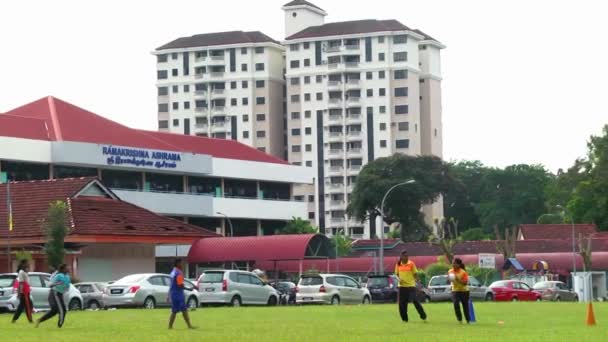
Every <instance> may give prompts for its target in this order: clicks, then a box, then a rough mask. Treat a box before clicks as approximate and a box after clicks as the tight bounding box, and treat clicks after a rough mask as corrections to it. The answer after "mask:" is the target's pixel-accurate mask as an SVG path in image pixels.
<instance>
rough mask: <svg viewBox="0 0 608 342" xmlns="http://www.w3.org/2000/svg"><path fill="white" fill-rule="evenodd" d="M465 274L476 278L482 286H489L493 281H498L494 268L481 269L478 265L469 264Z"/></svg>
mask: <svg viewBox="0 0 608 342" xmlns="http://www.w3.org/2000/svg"><path fill="white" fill-rule="evenodd" d="M466 268H467V273H468V274H469V275H470V276H473V277H475V278H477V280H479V281H480V282H481V283H482V284H483V285H486V286H487V285H490V283H492V282H493V281H495V280H498V278H499V274H498V271H496V269H494V268H481V267H479V265H476V264H470V265H467V266H466Z"/></svg>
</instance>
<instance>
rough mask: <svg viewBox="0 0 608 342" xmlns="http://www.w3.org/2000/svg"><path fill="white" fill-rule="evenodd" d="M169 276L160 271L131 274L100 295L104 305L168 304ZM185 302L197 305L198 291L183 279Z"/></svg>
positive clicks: (142, 305)
mask: <svg viewBox="0 0 608 342" xmlns="http://www.w3.org/2000/svg"><path fill="white" fill-rule="evenodd" d="M170 285H171V277H169V275H167V274H160V273H142V274H131V275H128V276H126V277H123V278H121V279H119V280H117V281H115V282H114V283H112V284H111V285H108V286H106V288H105V290H104V294H103V297H102V301H103V304H104V305H105V307H144V308H146V309H154V308H156V307H157V306H169V305H171V304H170V302H169V286H170ZM184 292H185V296H186V304H187V305H188V307H189V308H191V309H193V308H196V307H198V305H199V297H200V295H199V292H198V291H197V290H196V288H195V287H194V284H192V283H189V282H188V281H185V291H184Z"/></svg>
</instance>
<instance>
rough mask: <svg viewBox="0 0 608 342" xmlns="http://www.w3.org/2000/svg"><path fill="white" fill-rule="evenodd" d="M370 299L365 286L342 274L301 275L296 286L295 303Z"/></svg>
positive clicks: (352, 301)
mask: <svg viewBox="0 0 608 342" xmlns="http://www.w3.org/2000/svg"><path fill="white" fill-rule="evenodd" d="M371 301H372V296H371V295H370V292H369V290H368V289H367V288H365V287H362V286H361V284H359V283H358V282H357V281H356V280H354V279H353V278H351V277H349V276H346V275H342V274H319V275H314V276H302V278H300V282H299V283H298V287H296V303H297V304H309V303H310V304H312V303H317V304H333V305H337V304H370V303H371Z"/></svg>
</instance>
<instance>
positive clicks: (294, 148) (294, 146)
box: [291, 145, 302, 152]
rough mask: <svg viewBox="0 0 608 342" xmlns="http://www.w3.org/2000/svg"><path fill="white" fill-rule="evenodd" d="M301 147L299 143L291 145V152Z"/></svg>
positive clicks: (299, 150) (300, 149)
mask: <svg viewBox="0 0 608 342" xmlns="http://www.w3.org/2000/svg"><path fill="white" fill-rule="evenodd" d="M301 151H302V148H301V147H300V145H292V146H291V152H301Z"/></svg>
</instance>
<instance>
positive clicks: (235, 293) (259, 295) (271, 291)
mask: <svg viewBox="0 0 608 342" xmlns="http://www.w3.org/2000/svg"><path fill="white" fill-rule="evenodd" d="M197 286H198V288H199V290H200V292H201V304H229V305H232V306H241V305H266V304H267V305H277V303H278V302H279V293H278V292H277V290H276V289H275V288H273V287H272V286H270V285H268V284H266V283H265V282H264V281H262V280H261V279H260V278H259V277H258V276H257V275H255V274H253V273H252V272H246V271H237V270H213V271H206V272H204V273H203V274H201V275H200V277H199V278H198V281H197Z"/></svg>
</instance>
